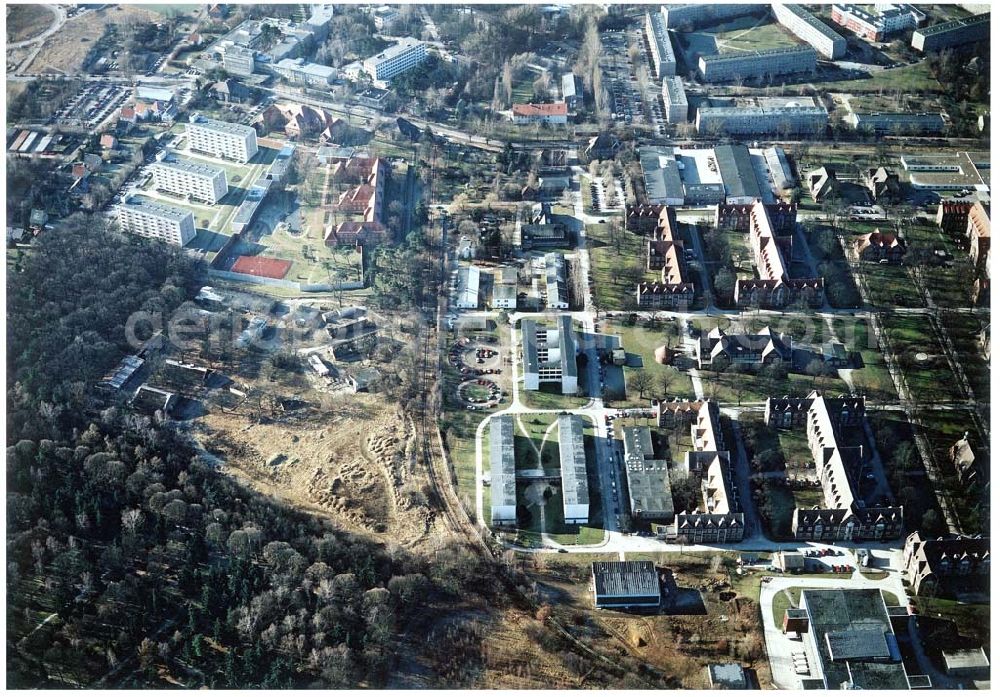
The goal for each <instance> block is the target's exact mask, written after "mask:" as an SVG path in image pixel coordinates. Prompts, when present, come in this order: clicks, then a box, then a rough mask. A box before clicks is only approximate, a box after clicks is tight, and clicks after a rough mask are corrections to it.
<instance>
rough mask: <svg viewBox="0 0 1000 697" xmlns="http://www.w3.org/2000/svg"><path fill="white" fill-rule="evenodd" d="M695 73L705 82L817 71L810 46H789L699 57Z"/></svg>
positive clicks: (813, 50)
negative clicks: (699, 74)
mask: <svg viewBox="0 0 1000 697" xmlns="http://www.w3.org/2000/svg"><path fill="white" fill-rule="evenodd" d="M698 70H699V72H700V73H701V76H702V79H703V80H705V81H706V82H727V81H730V80H747V79H753V80H759V81H766V80H770V79H773V78H775V77H780V76H782V75H798V74H812V73H815V72H816V49H814V48H813V47H812V46H792V47H788V48H773V49H769V50H766V51H751V52H746V53H725V54H718V55H714V56H701V57H700V58H699V59H698Z"/></svg>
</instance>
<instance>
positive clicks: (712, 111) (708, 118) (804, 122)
mask: <svg viewBox="0 0 1000 697" xmlns="http://www.w3.org/2000/svg"><path fill="white" fill-rule="evenodd" d="M827 118H828V113H827V110H826V109H825V108H824V107H821V106H800V105H798V104H792V105H789V106H784V107H740V106H721V107H700V108H699V109H698V115H697V118H696V119H695V128H696V129H697V130H698V133H702V134H709V135H721V134H732V135H770V134H777V135H801V134H809V135H815V134H816V133H818V132H822V130H823V129H825V128H826V124H827Z"/></svg>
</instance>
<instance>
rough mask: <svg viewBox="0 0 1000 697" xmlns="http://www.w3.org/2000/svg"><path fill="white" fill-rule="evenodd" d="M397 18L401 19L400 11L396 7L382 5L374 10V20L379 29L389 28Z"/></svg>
mask: <svg viewBox="0 0 1000 697" xmlns="http://www.w3.org/2000/svg"><path fill="white" fill-rule="evenodd" d="M397 19H399V11H398V10H397V9H396V8H395V7H389V6H388V5H382V6H381V7H377V8H375V9H374V10H373V11H372V21H373V22H375V28H376V29H378V30H379V31H383V30H385V29H388V28H389V27H390V26H391V25H392V23H393V22H395V21H396V20H397Z"/></svg>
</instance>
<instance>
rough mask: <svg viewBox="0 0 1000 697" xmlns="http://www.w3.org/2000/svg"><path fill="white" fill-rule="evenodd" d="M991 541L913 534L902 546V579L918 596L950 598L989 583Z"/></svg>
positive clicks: (917, 532) (976, 538) (918, 532)
mask: <svg viewBox="0 0 1000 697" xmlns="http://www.w3.org/2000/svg"><path fill="white" fill-rule="evenodd" d="M991 560H992V557H991V556H990V538H988V537H981V536H978V535H977V536H975V537H963V536H952V537H938V538H936V539H935V538H927V539H925V538H924V537H923V536H921V534H920V531H919V530H918V531H916V532H912V533H910V535H909V536H908V537H907V538H906V542H905V544H904V545H903V578H904V579H905V580H906V582H907V583H909V584H910V587H911V588H913V592H914V593H915V594H917V595H934V596H939V595H949V594H952V593H954V592H955V590H961V589H963V587H966V586H969V585H970V584H971V585H982V584H983V583H984V581H987V582H988V579H989V574H990V562H991Z"/></svg>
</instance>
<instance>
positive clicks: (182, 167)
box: [153, 160, 224, 177]
mask: <svg viewBox="0 0 1000 697" xmlns="http://www.w3.org/2000/svg"><path fill="white" fill-rule="evenodd" d="M153 166H154V167H155V168H156V169H172V170H176V171H178V172H184V173H185V174H196V175H199V176H202V177H215V176H217V175H218V174H219V173H220V172H223V171H224V170H223V169H222V168H221V167H212V166H211V165H203V164H197V163H194V162H187V161H186V160H161V161H160V162H156V163H154V165H153Z"/></svg>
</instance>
